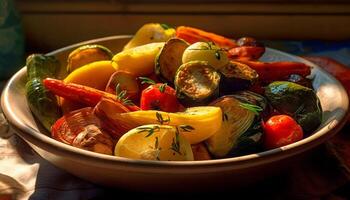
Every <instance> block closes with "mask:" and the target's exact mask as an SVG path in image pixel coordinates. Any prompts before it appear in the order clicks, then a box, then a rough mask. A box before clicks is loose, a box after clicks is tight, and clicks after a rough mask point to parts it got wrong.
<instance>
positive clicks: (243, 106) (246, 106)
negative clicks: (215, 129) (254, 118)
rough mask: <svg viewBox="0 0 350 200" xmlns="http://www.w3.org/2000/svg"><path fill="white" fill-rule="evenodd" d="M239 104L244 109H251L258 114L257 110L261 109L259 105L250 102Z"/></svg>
mask: <svg viewBox="0 0 350 200" xmlns="http://www.w3.org/2000/svg"><path fill="white" fill-rule="evenodd" d="M239 106H241V107H242V108H244V109H247V110H250V111H252V112H253V113H254V114H256V115H259V112H261V111H263V109H262V108H261V107H260V106H257V105H254V104H250V103H242V102H240V103H239Z"/></svg>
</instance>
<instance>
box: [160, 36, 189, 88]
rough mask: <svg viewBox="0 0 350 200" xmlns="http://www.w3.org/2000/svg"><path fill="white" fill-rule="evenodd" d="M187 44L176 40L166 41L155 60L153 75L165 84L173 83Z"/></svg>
mask: <svg viewBox="0 0 350 200" xmlns="http://www.w3.org/2000/svg"><path fill="white" fill-rule="evenodd" d="M188 46H189V45H188V43H187V42H185V41H184V40H181V39H178V38H172V39H170V40H168V41H167V42H166V43H165V45H164V46H163V48H162V50H161V51H160V52H159V54H158V56H157V58H156V66H155V73H156V74H157V75H158V76H159V77H160V78H161V79H162V80H164V81H165V82H168V83H170V84H173V83H174V78H175V74H176V71H177V69H178V68H179V67H180V66H181V64H182V55H183V53H184V51H185V49H186V48H187V47H188Z"/></svg>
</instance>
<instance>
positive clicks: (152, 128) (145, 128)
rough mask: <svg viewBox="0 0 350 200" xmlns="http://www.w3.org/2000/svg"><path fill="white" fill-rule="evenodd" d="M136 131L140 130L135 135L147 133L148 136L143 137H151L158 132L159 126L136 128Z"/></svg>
mask: <svg viewBox="0 0 350 200" xmlns="http://www.w3.org/2000/svg"><path fill="white" fill-rule="evenodd" d="M137 129H138V130H140V131H139V132H137V133H143V132H148V134H147V135H146V136H145V137H149V136H151V135H152V134H153V133H154V132H156V131H159V130H160V127H159V126H153V127H138V128H137Z"/></svg>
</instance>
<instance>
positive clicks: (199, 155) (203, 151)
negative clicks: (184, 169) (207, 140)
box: [191, 142, 211, 160]
mask: <svg viewBox="0 0 350 200" xmlns="http://www.w3.org/2000/svg"><path fill="white" fill-rule="evenodd" d="M191 147H192V152H193V158H194V160H211V156H210V153H209V151H208V149H207V147H206V146H205V144H204V142H201V143H198V144H193V145H191Z"/></svg>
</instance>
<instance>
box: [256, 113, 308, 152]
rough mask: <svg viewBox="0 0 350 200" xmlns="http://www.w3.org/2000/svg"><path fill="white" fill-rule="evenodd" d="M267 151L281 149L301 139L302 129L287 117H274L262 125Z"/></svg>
mask: <svg viewBox="0 0 350 200" xmlns="http://www.w3.org/2000/svg"><path fill="white" fill-rule="evenodd" d="M263 128H264V133H265V139H264V145H265V148H267V149H273V148H277V147H281V146H284V145H287V144H291V143H294V142H296V141H299V140H301V139H302V138H303V129H302V128H301V126H300V125H299V124H298V123H297V122H296V121H295V120H294V119H293V118H292V117H290V116H288V115H275V116H272V117H271V118H270V119H268V120H267V122H266V123H264V124H263Z"/></svg>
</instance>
